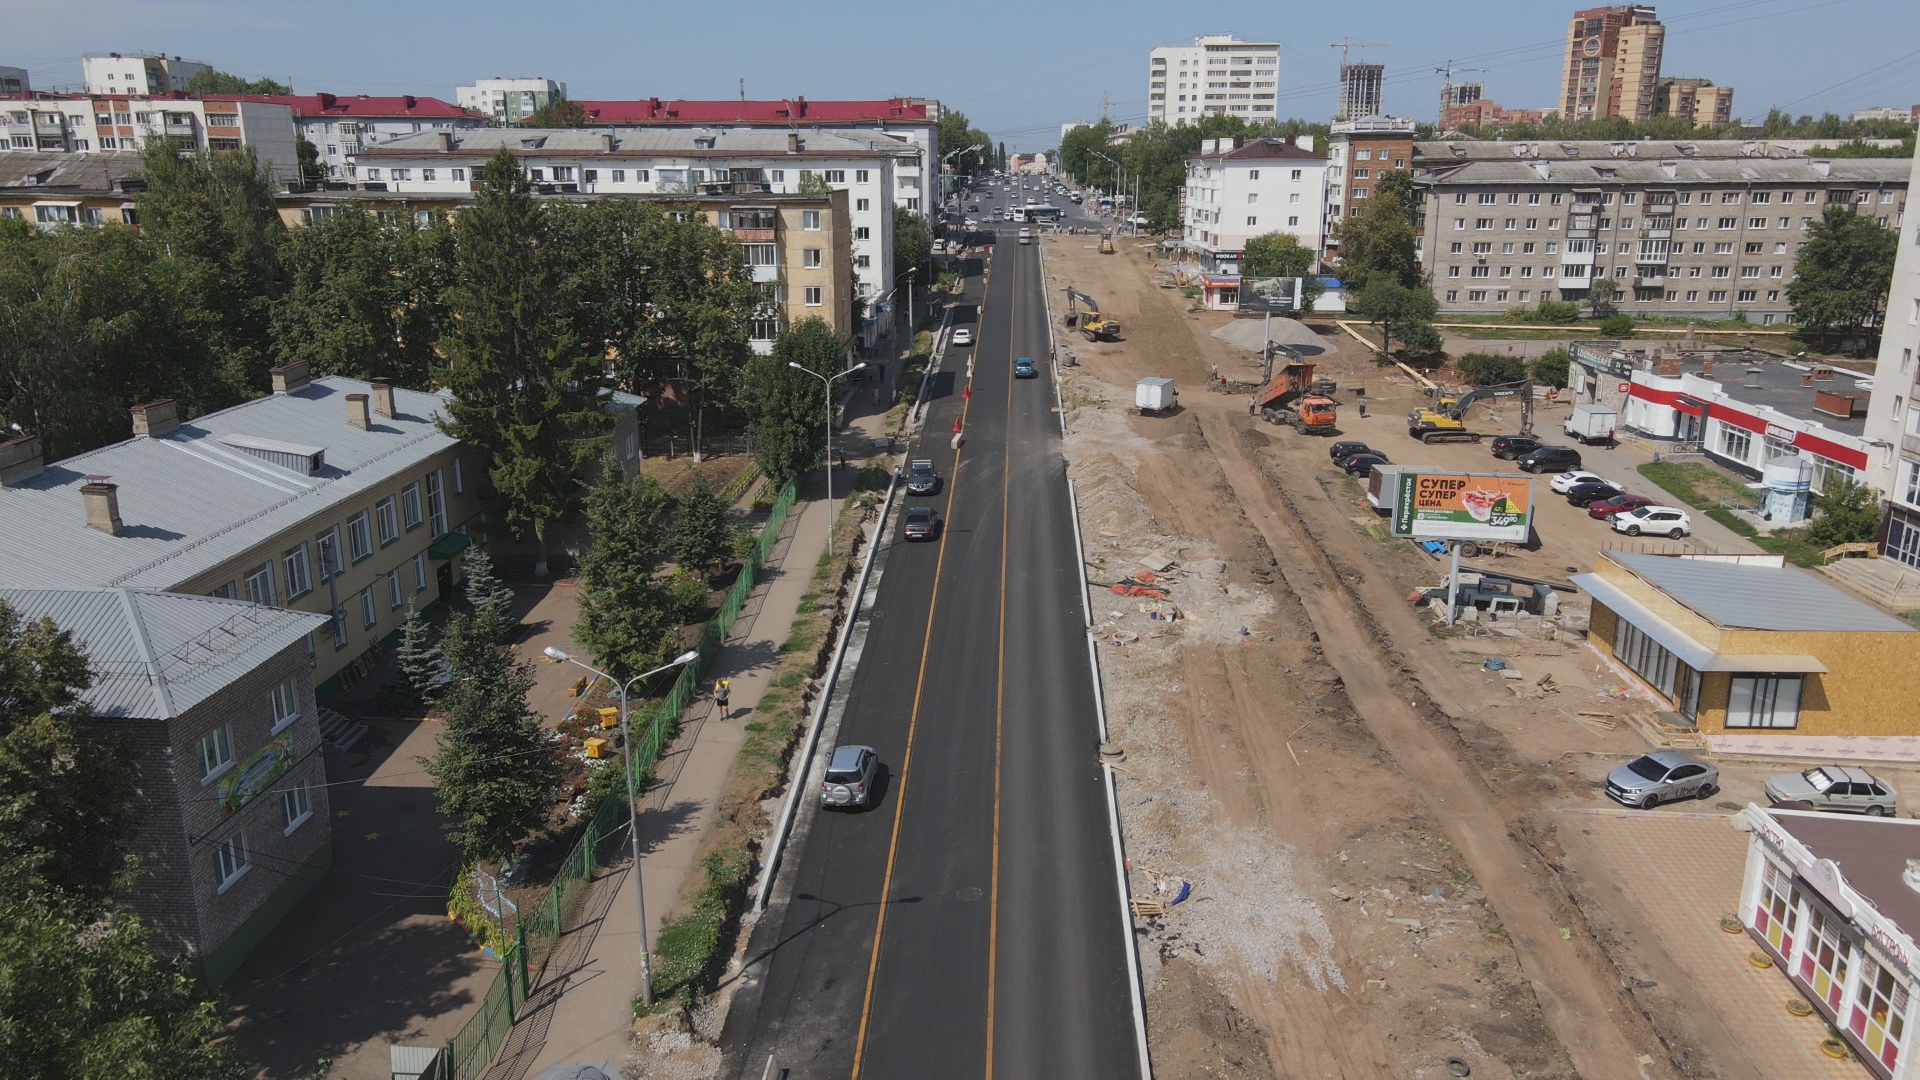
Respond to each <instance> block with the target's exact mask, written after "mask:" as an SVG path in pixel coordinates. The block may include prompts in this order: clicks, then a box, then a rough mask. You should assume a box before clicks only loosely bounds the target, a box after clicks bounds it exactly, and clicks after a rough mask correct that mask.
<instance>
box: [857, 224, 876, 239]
mask: <svg viewBox="0 0 1920 1080" xmlns="http://www.w3.org/2000/svg"><path fill="white" fill-rule="evenodd" d="M853 238H854V239H855V240H871V239H872V238H873V230H872V229H870V228H868V227H867V226H865V225H862V226H860V227H859V228H857V229H855V230H853Z"/></svg>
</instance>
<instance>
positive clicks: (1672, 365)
mask: <svg viewBox="0 0 1920 1080" xmlns="http://www.w3.org/2000/svg"><path fill="white" fill-rule="evenodd" d="M1657 373H1658V374H1659V376H1660V377H1661V378H1663V379H1677V378H1679V377H1680V358H1679V357H1677V356H1663V357H1661V358H1660V366H1659V368H1658V369H1657Z"/></svg>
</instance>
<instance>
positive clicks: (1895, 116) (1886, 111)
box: [0, 69, 1920, 124]
mask: <svg viewBox="0 0 1920 1080" xmlns="http://www.w3.org/2000/svg"><path fill="white" fill-rule="evenodd" d="M0 70H4V69H0ZM1847 119H1849V120H1856V121H1858V120H1904V121H1906V122H1907V123H1909V124H1920V105H1914V106H1912V107H1910V108H1905V109H1895V108H1889V107H1887V106H1884V105H1883V106H1881V107H1879V108H1876V109H1855V110H1854V111H1853V113H1852V114H1851V115H1850V116H1848V117H1847Z"/></svg>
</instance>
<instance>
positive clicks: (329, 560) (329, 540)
mask: <svg viewBox="0 0 1920 1080" xmlns="http://www.w3.org/2000/svg"><path fill="white" fill-rule="evenodd" d="M314 549H315V552H316V554H317V556H318V558H319V560H320V580H321V581H325V580H327V579H328V578H330V577H332V576H333V575H335V574H337V573H339V572H340V567H341V562H340V558H341V556H340V528H339V526H337V525H336V526H334V527H333V528H331V529H328V530H327V531H326V532H323V533H321V534H320V535H318V536H316V537H314Z"/></svg>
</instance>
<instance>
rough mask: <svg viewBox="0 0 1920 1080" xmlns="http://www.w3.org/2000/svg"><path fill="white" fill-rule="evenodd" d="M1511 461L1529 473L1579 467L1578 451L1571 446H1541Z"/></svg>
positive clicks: (1554, 471)
mask: <svg viewBox="0 0 1920 1080" xmlns="http://www.w3.org/2000/svg"><path fill="white" fill-rule="evenodd" d="M1513 463H1514V464H1515V465H1518V466H1519V467H1520V468H1522V469H1524V470H1526V471H1527V472H1531V473H1542V472H1551V473H1558V472H1566V471H1568V470H1569V469H1577V468H1579V467H1580V451H1578V450H1575V449H1574V448H1573V447H1571V446H1542V447H1540V448H1539V449H1538V450H1534V451H1531V452H1529V453H1525V454H1521V455H1520V456H1519V457H1517V458H1514V459H1513Z"/></svg>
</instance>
